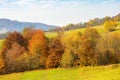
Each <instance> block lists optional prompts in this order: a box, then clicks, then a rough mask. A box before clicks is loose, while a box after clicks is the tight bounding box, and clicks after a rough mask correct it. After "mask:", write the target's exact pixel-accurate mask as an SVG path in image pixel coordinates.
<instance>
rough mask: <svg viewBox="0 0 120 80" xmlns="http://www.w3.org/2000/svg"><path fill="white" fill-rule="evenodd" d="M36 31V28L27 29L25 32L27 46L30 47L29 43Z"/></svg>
mask: <svg viewBox="0 0 120 80" xmlns="http://www.w3.org/2000/svg"><path fill="white" fill-rule="evenodd" d="M34 32H35V29H34V27H32V26H31V27H25V28H24V30H23V37H24V39H25V46H28V41H29V40H30V39H31V37H32V35H33V34H34Z"/></svg>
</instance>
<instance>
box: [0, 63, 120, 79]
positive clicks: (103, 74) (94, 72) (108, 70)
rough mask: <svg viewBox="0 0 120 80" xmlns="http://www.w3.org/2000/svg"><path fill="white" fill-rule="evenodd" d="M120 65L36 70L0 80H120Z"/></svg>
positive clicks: (4, 76)
mask: <svg viewBox="0 0 120 80" xmlns="http://www.w3.org/2000/svg"><path fill="white" fill-rule="evenodd" d="M119 75H120V64H114V65H108V66H97V67H89V66H88V67H81V68H69V69H64V68H61V69H60V68H58V69H51V70H35V71H28V72H21V73H12V74H7V75H0V80H8V78H9V80H120V76H119Z"/></svg>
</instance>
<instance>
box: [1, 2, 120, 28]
mask: <svg viewBox="0 0 120 80" xmlns="http://www.w3.org/2000/svg"><path fill="white" fill-rule="evenodd" d="M118 13H120V0H0V18H8V19H12V20H19V21H26V22H41V23H47V24H52V25H58V26H63V25H66V24H69V23H79V22H81V21H82V22H84V21H88V20H89V19H93V18H95V17H99V18H102V17H104V16H114V15H116V14H118Z"/></svg>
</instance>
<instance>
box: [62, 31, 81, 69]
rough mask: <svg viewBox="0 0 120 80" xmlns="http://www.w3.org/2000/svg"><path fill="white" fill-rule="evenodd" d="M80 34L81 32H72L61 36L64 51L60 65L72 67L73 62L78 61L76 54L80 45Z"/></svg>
mask: <svg viewBox="0 0 120 80" xmlns="http://www.w3.org/2000/svg"><path fill="white" fill-rule="evenodd" d="M81 36H82V34H81V33H80V32H74V33H73V34H71V35H65V36H64V37H63V38H62V44H63V46H64V47H65V52H64V54H63V55H62V59H61V66H62V67H73V66H74V65H73V64H74V63H76V62H78V61H79V58H78V55H79V47H80V45H81V41H80V38H81ZM78 65H80V64H78Z"/></svg>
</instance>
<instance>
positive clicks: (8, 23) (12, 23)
mask: <svg viewBox="0 0 120 80" xmlns="http://www.w3.org/2000/svg"><path fill="white" fill-rule="evenodd" d="M28 26H34V27H35V28H36V29H42V30H45V31H47V30H49V29H53V28H56V27H57V26H54V25H47V24H43V23H39V22H20V21H16V20H10V19H0V32H2V33H3V32H7V31H14V30H16V31H21V30H23V29H24V27H28Z"/></svg>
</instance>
